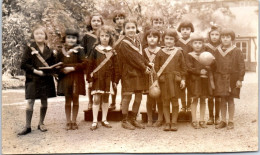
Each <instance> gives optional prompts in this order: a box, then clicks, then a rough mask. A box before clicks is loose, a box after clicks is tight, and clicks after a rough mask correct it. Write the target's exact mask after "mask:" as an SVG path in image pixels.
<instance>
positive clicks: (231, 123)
mask: <svg viewBox="0 0 260 155" xmlns="http://www.w3.org/2000/svg"><path fill="white" fill-rule="evenodd" d="M227 129H228V130H230V129H234V123H233V122H228V125H227Z"/></svg>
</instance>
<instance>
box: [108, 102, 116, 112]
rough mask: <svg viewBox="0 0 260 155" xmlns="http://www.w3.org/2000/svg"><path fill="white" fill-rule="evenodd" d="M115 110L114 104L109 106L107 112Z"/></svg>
mask: <svg viewBox="0 0 260 155" xmlns="http://www.w3.org/2000/svg"><path fill="white" fill-rule="evenodd" d="M115 109H116V104H114V103H112V104H110V106H109V108H108V110H109V111H112V110H115Z"/></svg>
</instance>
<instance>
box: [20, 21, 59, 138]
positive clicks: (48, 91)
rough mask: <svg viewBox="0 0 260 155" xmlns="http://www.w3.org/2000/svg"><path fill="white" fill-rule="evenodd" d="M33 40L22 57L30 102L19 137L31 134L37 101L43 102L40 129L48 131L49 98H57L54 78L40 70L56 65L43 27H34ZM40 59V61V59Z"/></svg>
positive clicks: (27, 97)
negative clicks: (46, 120) (45, 124)
mask: <svg viewBox="0 0 260 155" xmlns="http://www.w3.org/2000/svg"><path fill="white" fill-rule="evenodd" d="M32 38H33V39H34V40H35V42H32V43H31V44H30V45H27V46H25V50H24V53H23V56H22V62H21V69H23V70H25V74H26V75H25V76H26V80H25V98H26V99H27V100H28V103H27V108H26V126H25V129H24V130H23V131H22V132H20V133H18V135H25V134H28V133H30V132H31V119H32V115H33V107H34V102H35V100H36V99H40V100H41V109H40V121H39V125H38V129H39V130H40V131H42V132H44V131H47V129H46V128H45V127H44V124H43V122H44V118H45V115H46V112H47V98H50V97H55V96H56V92H55V85H54V81H53V77H52V76H51V75H50V74H48V73H44V72H43V71H42V70H39V67H47V65H53V64H54V63H55V57H54V54H53V51H52V50H51V49H50V48H49V47H48V46H47V45H46V43H45V41H46V40H47V34H46V31H45V28H44V27H43V26H41V25H37V26H35V27H34V29H33V31H32ZM39 58H40V59H39Z"/></svg>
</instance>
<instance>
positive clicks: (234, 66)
mask: <svg viewBox="0 0 260 155" xmlns="http://www.w3.org/2000/svg"><path fill="white" fill-rule="evenodd" d="M220 39H221V45H220V46H219V47H218V48H217V50H216V52H215V55H214V56H215V58H216V70H215V72H214V80H215V85H216V89H215V91H214V96H216V97H221V103H220V109H221V110H220V111H221V119H222V120H221V122H220V123H219V124H218V125H216V126H215V127H216V129H220V128H224V127H226V126H227V129H233V128H234V120H233V119H234V113H235V103H234V98H239V97H240V96H239V95H240V88H241V87H242V81H243V80H244V75H245V62H244V56H243V53H242V51H241V50H240V49H239V48H237V47H236V46H235V45H232V41H234V40H235V33H234V31H233V30H232V29H223V30H222V31H221V33H220ZM227 107H228V115H229V120H228V123H227V121H226V114H227Z"/></svg>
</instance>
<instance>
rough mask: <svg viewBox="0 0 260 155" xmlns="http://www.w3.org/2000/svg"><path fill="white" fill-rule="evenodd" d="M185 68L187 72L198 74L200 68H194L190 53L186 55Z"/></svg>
mask: <svg viewBox="0 0 260 155" xmlns="http://www.w3.org/2000/svg"><path fill="white" fill-rule="evenodd" d="M186 64H187V70H188V72H190V73H192V74H197V75H199V74H200V68H196V67H195V65H194V60H193V57H192V56H191V55H189V54H188V55H187V62H186Z"/></svg>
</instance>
